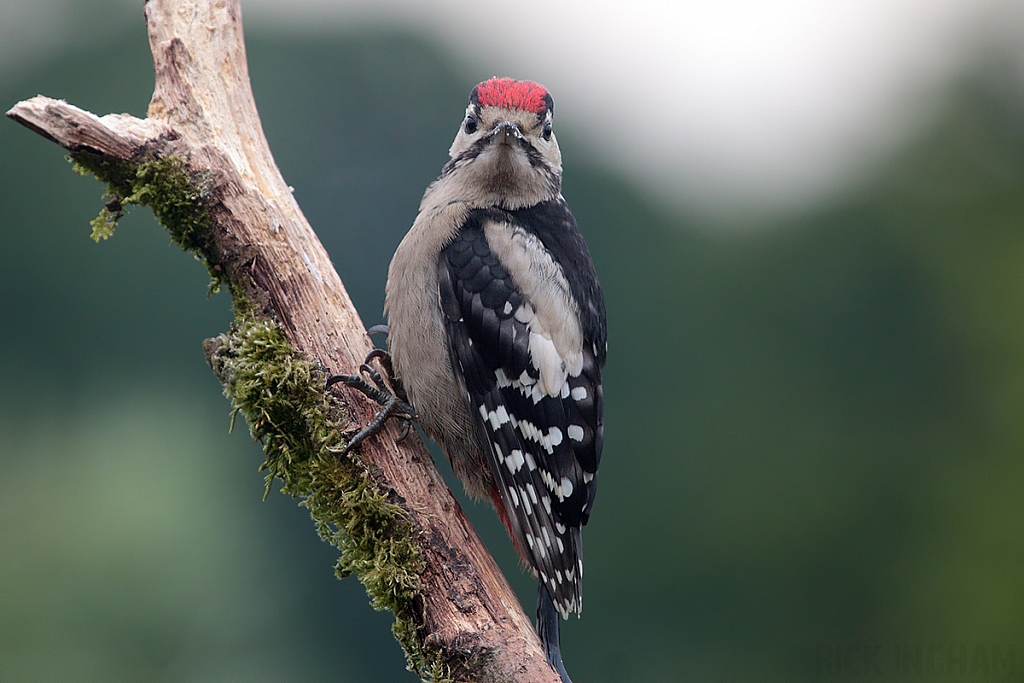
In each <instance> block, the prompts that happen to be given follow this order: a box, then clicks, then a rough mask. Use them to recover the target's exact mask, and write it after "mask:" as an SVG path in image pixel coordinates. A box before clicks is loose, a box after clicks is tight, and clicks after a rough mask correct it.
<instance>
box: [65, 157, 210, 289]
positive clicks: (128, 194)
mask: <svg viewBox="0 0 1024 683" xmlns="http://www.w3.org/2000/svg"><path fill="white" fill-rule="evenodd" d="M70 158H71V160H72V162H73V164H74V168H75V172H76V173H78V174H80V175H85V174H92V175H94V176H96V178H98V179H99V180H100V181H101V182H104V183H106V184H107V192H106V194H105V197H107V198H109V199H110V201H109V202H107V204H106V206H104V207H103V208H102V209H101V210H100V214H99V216H98V217H96V218H95V219H93V221H92V222H91V225H92V239H93V240H94V241H96V242H99V241H100V240H101V239H108V238H110V237H111V236H112V235H113V234H114V228H115V227H116V226H117V221H118V220H120V219H121V218H122V217H123V216H124V208H125V207H127V206H148V207H150V208H151V209H152V210H153V214H154V215H155V216H156V218H157V220H158V221H159V222H160V225H162V226H163V227H165V228H167V232H169V233H170V234H171V238H172V239H173V240H174V241H175V242H176V243H177V244H179V245H180V246H181V247H182V248H183V249H185V250H186V251H190V252H192V253H194V254H196V255H197V256H198V257H199V258H201V259H202V260H203V262H204V263H205V264H206V268H207V270H209V272H210V276H211V277H212V278H213V280H214V286H213V288H214V289H216V288H217V286H219V285H220V284H221V283H222V282H223V280H224V275H223V272H222V271H221V270H219V269H217V268H216V267H215V265H216V264H215V262H214V259H213V249H212V247H213V235H212V231H211V226H212V223H211V220H210V212H209V205H210V190H211V186H212V182H211V180H210V177H209V176H208V175H205V174H201V173H194V172H192V171H191V170H190V169H189V167H188V164H187V163H186V162H185V160H184V159H182V158H180V157H176V156H167V157H160V158H158V159H154V160H152V161H142V162H131V161H118V160H111V159H110V158H107V157H98V156H96V155H93V154H88V153H78V154H72V155H71V157H70Z"/></svg>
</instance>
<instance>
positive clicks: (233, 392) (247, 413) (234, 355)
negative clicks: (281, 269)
mask: <svg viewBox="0 0 1024 683" xmlns="http://www.w3.org/2000/svg"><path fill="white" fill-rule="evenodd" d="M71 160H72V161H73V162H74V164H75V171H76V172H78V173H80V174H84V173H91V174H93V175H95V176H96V177H97V178H98V179H99V180H101V181H102V182H104V183H106V184H107V186H108V189H107V197H108V198H109V199H110V201H108V202H107V204H106V206H104V208H103V209H102V210H101V212H100V215H99V216H98V217H97V218H96V219H95V220H93V222H92V226H93V232H92V238H93V239H94V240H96V241H99V240H100V239H107V238H109V237H110V236H111V235H113V232H114V228H115V226H116V224H117V221H118V220H119V219H120V218H121V217H122V216H123V215H124V208H125V207H127V206H130V205H141V206H148V207H150V208H152V209H153V213H154V214H155V215H156V217H157V220H158V221H159V222H160V224H161V225H163V226H164V227H165V228H167V231H168V232H169V233H170V234H171V237H172V238H173V239H174V241H175V242H177V243H178V244H179V245H181V247H182V248H184V249H186V250H188V251H191V252H193V253H194V254H196V256H197V257H199V258H201V259H202V260H203V261H204V263H205V264H206V266H207V269H208V270H209V271H210V274H211V276H212V277H213V280H214V288H216V287H217V286H219V285H220V284H221V283H227V281H226V275H225V272H224V270H223V269H222V268H220V267H218V266H217V264H216V262H215V259H214V232H213V224H212V221H211V217H210V203H211V196H210V195H211V187H212V183H211V181H210V178H209V177H208V176H206V175H203V174H197V173H194V172H192V171H191V170H190V169H189V167H188V164H187V163H186V162H185V161H184V160H183V159H181V158H178V157H163V158H159V159H156V160H152V161H145V162H126V161H117V160H110V159H109V158H105V157H99V156H96V155H93V154H87V153H79V154H73V155H72V157H71ZM227 284H229V287H230V289H231V292H232V296H233V300H234V306H235V322H234V323H233V324H232V326H231V329H230V330H229V331H228V332H227V333H226V334H222V335H220V336H218V337H216V338H214V339H208V340H206V342H205V343H204V348H205V351H206V356H207V360H208V361H209V363H210V367H211V368H213V371H214V374H216V375H217V377H218V378H219V379H220V381H221V383H222V384H223V385H224V393H225V394H226V395H227V397H228V398H229V399H230V400H231V403H232V407H233V412H232V420H234V416H235V415H236V414H237V413H241V414H242V415H243V416H244V417H245V419H246V421H247V422H248V424H249V430H250V432H251V433H252V436H253V438H254V439H256V440H257V441H259V442H260V443H261V444H262V445H263V451H264V454H265V456H266V460H265V462H264V463H263V465H262V467H261V471H265V472H266V473H267V493H269V491H270V488H271V486H272V484H273V481H274V479H278V480H280V481H281V482H282V485H281V491H282V492H283V493H286V494H288V495H291V496H292V497H294V498H298V499H300V500H301V505H303V506H305V507H306V508H308V509H309V512H310V515H311V516H312V518H313V521H314V523H315V525H316V529H317V533H319V534H320V537H321V538H323V539H324V540H326V541H328V542H330V543H332V544H333V545H335V546H336V547H337V548H338V549H339V550H340V551H341V557H340V558H339V559H338V562H337V565H336V566H335V572H336V573H337V575H338V576H339V577H340V578H343V577H345V576H348V575H349V574H355V575H356V576H358V577H359V579H360V581H362V583H363V585H364V586H365V587H366V591H367V593H368V594H369V596H370V599H371V603H372V604H373V606H374V607H375V608H376V609H379V610H390V611H391V612H392V613H393V614H394V615H395V623H394V625H393V626H392V631H393V632H394V634H395V637H396V638H397V639H398V641H399V642H400V643H401V645H402V647H403V648H404V650H405V652H406V655H407V657H408V662H409V668H410V670H412V671H413V672H415V673H417V674H418V675H419V676H420V677H421V678H422V679H424V680H429V681H443V680H449V679H450V670H451V668H450V667H449V665H448V663H447V662H446V661H445V659H444V658H443V657H442V656H441V653H440V652H439V651H438V650H437V649H434V648H429V647H424V646H422V645H421V644H420V643H421V636H420V634H418V625H419V624H422V598H421V597H420V595H419V576H420V573H421V571H422V568H423V564H422V557H421V555H420V552H419V546H418V545H417V543H416V541H415V539H416V528H415V526H414V525H413V524H412V522H411V520H410V519H409V518H408V516H407V514H406V513H405V512H404V510H403V509H402V508H401V507H400V506H399V504H398V502H399V501H394V500H390V499H389V497H388V495H387V493H385V492H384V491H382V490H381V489H380V487H379V486H378V485H377V484H376V483H375V482H374V480H373V478H372V476H371V474H370V473H369V472H368V471H367V469H366V467H365V466H363V465H362V464H361V463H359V462H357V461H356V460H354V459H353V458H352V457H351V456H349V457H345V458H342V457H339V455H338V454H339V453H340V452H341V449H342V447H343V446H344V443H345V439H344V436H343V435H342V434H341V432H340V430H339V429H338V427H337V425H338V424H340V423H343V422H344V420H343V418H344V416H343V415H341V414H340V411H339V409H338V408H337V407H336V405H335V404H334V403H332V402H331V401H330V399H329V397H328V395H327V393H326V392H325V391H324V388H323V377H322V375H321V373H320V372H318V371H317V370H316V368H314V367H313V366H312V365H311V364H310V362H309V361H308V360H306V359H305V358H304V357H303V356H302V355H301V354H300V353H298V352H297V351H296V350H295V349H294V348H293V347H292V346H291V344H290V343H289V341H288V339H287V337H286V335H285V333H284V331H283V330H282V329H281V328H280V326H278V325H277V324H276V323H274V322H272V321H269V320H267V319H265V317H264V316H262V315H261V314H260V313H259V312H258V311H257V309H256V307H254V306H251V305H250V304H249V303H248V300H247V298H246V296H245V294H244V293H243V292H242V290H241V288H240V287H238V286H235V285H232V284H231V283H227Z"/></svg>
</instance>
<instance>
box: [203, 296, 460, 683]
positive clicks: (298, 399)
mask: <svg viewBox="0 0 1024 683" xmlns="http://www.w3.org/2000/svg"><path fill="white" fill-rule="evenodd" d="M205 347H206V354H207V358H208V360H209V362H210V366H211V367H212V368H213V371H214V373H215V374H216V375H217V377H218V378H220V380H221V382H222V383H223V384H224V392H225V394H226V395H227V396H228V398H229V399H231V402H232V405H233V407H234V411H235V413H239V412H240V413H242V415H243V416H244V417H245V419H246V421H247V422H248V423H249V430H250V432H251V433H252V436H253V438H254V439H256V440H258V441H260V442H261V443H262V444H263V451H264V453H265V455H266V461H265V462H264V464H263V466H262V468H261V469H262V470H263V471H265V472H266V473H267V492H269V491H270V487H271V485H272V483H273V480H274V479H275V478H276V479H279V480H280V481H281V482H282V486H281V490H282V492H283V493H286V494H289V495H291V496H293V497H296V498H299V499H301V501H302V502H301V504H302V505H303V506H305V507H306V508H308V509H309V511H310V514H311V515H312V517H313V521H314V523H315V524H316V529H317V533H319V534H320V537H321V538H323V539H324V540H326V541H329V542H330V543H332V544H334V545H335V546H336V547H337V548H338V549H339V550H341V557H340V558H339V560H338V563H337V565H336V567H335V571H336V573H337V575H338V576H339V577H345V576H348V575H349V574H355V575H356V576H358V577H359V579H360V581H362V582H363V584H364V585H365V586H366V592H367V593H368V594H369V595H370V598H371V602H372V604H373V606H374V607H375V608H376V609H380V610H385V609H386V610H390V611H391V612H393V613H394V615H395V623H394V625H393V627H392V630H393V632H394V634H395V637H396V638H397V639H398V641H399V642H400V643H401V644H402V647H403V648H404V649H405V652H406V654H407V656H408V660H409V668H410V669H411V670H412V671H414V672H415V673H417V674H418V675H420V676H421V677H422V678H423V679H424V680H440V679H441V678H443V676H442V671H445V670H446V667H445V666H444V665H443V664H442V663H441V662H440V658H439V656H438V653H436V652H432V651H428V650H425V649H424V648H423V647H422V646H421V645H420V643H419V639H418V638H417V635H416V623H417V621H419V618H418V615H419V613H420V612H421V609H420V607H419V604H420V598H419V596H418V589H419V573H420V571H421V570H422V560H421V557H420V553H419V548H418V546H417V545H416V543H415V541H414V538H415V528H414V527H413V525H412V523H411V522H410V520H409V519H408V517H407V516H406V514H405V512H404V511H403V510H402V508H401V507H399V505H398V504H397V503H396V501H392V500H389V499H388V496H387V495H385V494H384V493H382V492H381V491H380V490H379V489H378V487H377V486H376V485H375V483H374V482H373V481H372V479H371V477H370V475H369V474H368V473H367V471H366V468H365V467H364V466H362V464H360V463H358V462H356V461H355V460H354V459H353V458H352V457H351V456H349V457H345V458H341V457H339V456H338V453H339V452H340V451H341V449H342V447H343V446H344V437H343V436H342V435H341V433H340V431H339V430H338V428H337V427H336V426H335V425H336V424H337V423H338V421H339V418H340V417H341V416H340V415H338V414H337V412H336V411H337V408H335V407H334V406H333V405H332V403H331V402H330V401H329V399H328V398H327V395H326V393H325V392H324V391H323V388H322V387H323V377H322V375H321V373H319V372H318V371H317V370H316V369H315V368H314V367H313V366H312V365H311V364H310V363H309V362H308V361H306V360H305V359H304V358H303V357H302V356H301V355H300V354H298V353H296V352H295V350H294V349H293V348H292V347H291V345H290V344H289V342H288V340H287V338H286V337H285V335H284V332H283V331H282V330H281V328H280V327H278V326H277V325H275V324H273V323H271V322H267V321H265V320H260V319H258V318H257V317H255V316H253V315H252V314H250V313H249V312H247V311H245V310H244V304H243V305H242V306H239V305H238V301H237V300H236V320H235V323H234V324H233V325H232V327H231V330H230V331H229V332H228V333H227V334H222V335H220V336H219V337H216V338H214V339H208V340H207V341H206V344H205Z"/></svg>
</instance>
